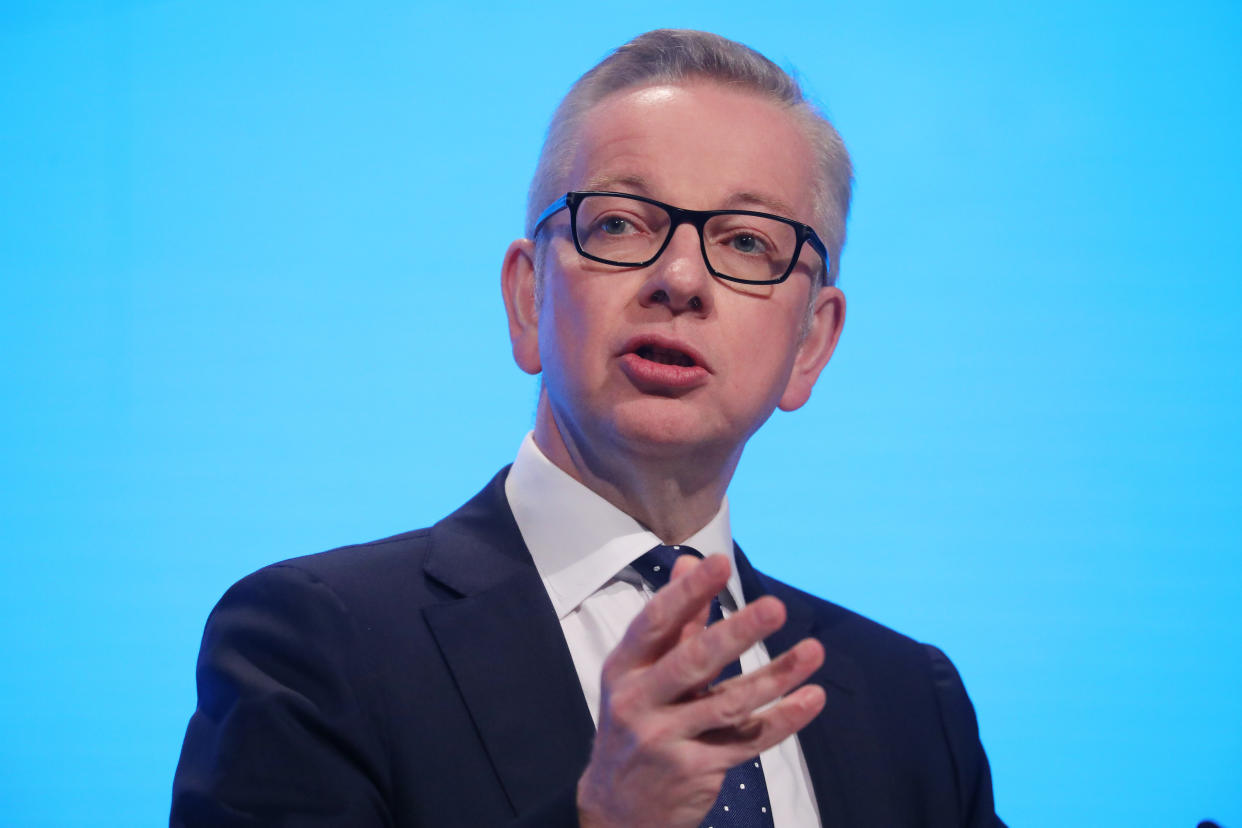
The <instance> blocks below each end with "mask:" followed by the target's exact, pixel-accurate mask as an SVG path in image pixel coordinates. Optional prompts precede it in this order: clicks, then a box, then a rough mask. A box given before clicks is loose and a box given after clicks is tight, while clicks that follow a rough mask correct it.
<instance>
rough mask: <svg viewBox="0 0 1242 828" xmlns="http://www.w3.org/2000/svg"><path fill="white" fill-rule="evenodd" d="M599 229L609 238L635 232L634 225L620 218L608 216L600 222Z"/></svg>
mask: <svg viewBox="0 0 1242 828" xmlns="http://www.w3.org/2000/svg"><path fill="white" fill-rule="evenodd" d="M599 229H600V230H602V231H604V232H605V233H607V234H608V235H609V236H620V235H621V234H623V233H629V232H633V230H634V225H633V224H631V223H630V222H629V221H627V220H626V219H623V218H621V217H620V216H607V217H605V218H603V219H601V220H600V222H599Z"/></svg>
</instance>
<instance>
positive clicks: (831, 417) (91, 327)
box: [0, 0, 1242, 828]
mask: <svg viewBox="0 0 1242 828" xmlns="http://www.w3.org/2000/svg"><path fill="white" fill-rule="evenodd" d="M346 5H348V6H349V8H348V9H345V8H344V6H346ZM1009 5H1010V7H1008V8H1004V7H1002V4H993V3H986V2H977V3H972V2H954V3H949V4H926V5H925V4H916V3H904V2H899V0H881V1H880V2H872V3H836V2H830V3H814V4H812V3H788V2H780V0H772V1H771V2H765V3H763V4H761V5H760V6H758V7H756V6H755V5H754V4H752V3H730V2H710V3H686V4H680V5H676V4H675V5H672V6H666V5H665V4H607V3H596V4H585V5H584V4H567V3H562V2H546V3H541V4H538V5H534V4H532V5H530V6H520V7H519V6H504V7H501V6H488V5H486V4H482V5H477V4H465V3H419V4H413V5H410V4H397V3H361V4H339V3H319V2H297V3H294V2H269V3H249V2H212V3H207V2H138V0H134V1H133V2H119V1H118V2H115V3H84V2H79V3H61V4H52V3H35V2H30V3H18V4H16V5H14V3H12V2H6V3H4V4H3V10H2V11H0V73H2V74H0V376H2V379H3V388H4V395H5V402H4V405H3V407H2V409H0V418H2V419H0V433H2V434H3V437H0V452H2V454H0V467H2V468H3V476H2V478H0V479H2V480H3V487H4V493H3V498H2V506H0V509H2V511H0V549H3V552H2V553H0V554H3V568H2V569H0V653H2V654H3V663H4V666H3V670H2V672H0V822H3V824H5V825H15V826H42V825H90V826H114V825H115V826H135V825H156V824H160V823H161V822H164V821H166V819H167V816H166V813H167V811H166V809H167V805H168V801H169V788H170V782H171V778H172V773H173V769H174V766H175V762H176V759H177V754H178V750H179V748H180V742H181V738H182V734H183V732H184V727H185V723H186V720H187V718H188V717H189V715H190V713H191V712H192V710H193V707H194V687H193V667H194V659H195V655H196V650H197V646H198V639H199V636H200V634H201V630H202V625H203V622H204V620H205V619H206V616H207V613H208V611H209V610H210V608H211V606H212V605H213V603H214V602H215V600H216V599H217V598H218V597H219V595H220V594H221V593H222V592H223V590H224V589H225V588H227V586H228V585H229V584H230V583H231V582H233V581H234V580H236V579H237V578H239V577H240V576H242V575H244V574H245V573H247V572H249V571H251V570H253V569H255V568H257V567H259V566H261V565H263V564H266V563H269V562H272V561H275V560H278V559H281V558H285V557H289V556H292V555H297V554H303V553H307V552H313V551H317V550H320V549H324V548H327V547H331V546H334V545H338V544H343V543H348V542H353V541H360V540H365V539H370V538H374V537H378V536H382V535H385V534H389V533H393V532H397V531H401V530H405V529H410V528H414V527H417V526H420V525H425V524H427V523H428V522H431V521H433V520H435V519H436V518H438V517H440V516H441V515H443V514H444V513H446V512H447V511H449V510H450V509H452V508H453V507H454V506H455V505H457V504H458V503H460V502H461V501H463V500H464V499H465V498H467V497H468V496H469V495H471V494H472V493H473V492H474V491H475V490H476V489H478V488H479V487H480V486H481V485H482V484H483V483H484V481H486V480H487V479H488V477H489V476H490V475H491V474H492V473H493V472H494V471H495V470H496V469H497V468H498V467H499V466H501V465H502V464H504V463H506V462H508V461H509V460H510V459H511V458H512V455H513V453H514V452H515V451H516V448H517V445H518V443H519V441H520V439H521V436H522V434H523V433H524V432H525V431H526V429H528V428H529V427H530V425H531V423H532V417H533V406H534V400H535V392H536V385H535V381H534V380H533V379H531V378H530V377H527V376H526V375H524V374H522V373H521V372H519V371H518V370H517V368H516V367H514V366H513V364H512V362H511V359H510V357H509V354H508V342H507V337H506V333H505V326H504V319H503V312H502V307H501V301H500V296H499V290H498V284H499V265H500V259H501V255H502V253H503V251H504V249H505V246H506V244H507V243H508V242H509V240H510V239H511V238H514V237H516V236H518V235H520V234H521V223H522V214H523V206H524V194H525V191H526V187H527V184H528V181H529V177H530V174H531V173H532V171H533V168H534V161H535V156H536V153H537V150H538V146H539V142H540V140H541V137H542V132H543V129H544V127H545V126H546V122H547V119H548V117H549V116H550V114H551V111H552V109H553V107H554V105H555V103H556V101H557V100H558V98H559V97H560V95H561V94H563V93H564V91H565V90H566V89H567V88H568V86H569V84H570V83H571V82H572V81H573V79H574V78H575V77H576V76H577V75H578V74H579V73H580V72H582V71H584V70H585V69H587V68H588V67H589V66H590V65H591V64H593V63H594V62H595V61H596V60H598V59H599V58H600V57H602V56H603V55H604V53H605V52H606V51H607V50H608V49H610V48H612V47H614V46H616V45H618V44H619V43H621V42H623V41H624V40H626V39H628V38H629V37H631V36H633V35H634V34H637V33H638V32H640V31H643V30H645V29H648V28H655V27H659V26H686V27H694V28H707V29H712V30H715V31H718V32H720V33H722V34H724V35H727V36H730V37H734V38H737V39H740V40H743V41H744V42H747V43H749V44H750V45H753V46H755V47H756V48H758V49H760V50H762V51H764V52H765V53H766V54H768V55H769V56H770V57H772V58H773V59H774V60H776V61H777V62H778V63H781V64H782V65H784V66H786V67H787V68H792V69H795V70H796V71H797V73H798V74H799V76H800V77H802V78H803V79H804V81H805V84H806V86H807V87H808V90H809V91H810V93H811V94H812V95H813V96H814V97H815V98H816V99H817V100H818V101H820V102H821V103H822V104H823V106H824V108H825V109H826V111H827V112H828V113H829V114H830V115H831V117H832V118H833V119H834V120H835V122H836V124H837V125H838V127H839V128H840V130H841V132H842V133H843V134H844V136H845V138H846V141H847V143H848V144H849V146H850V148H851V150H852V152H853V155H854V159H855V163H856V166H857V182H858V184H857V198H856V201H855V206H854V213H853V218H852V221H851V225H850V240H849V243H848V246H847V248H846V253H845V257H844V260H843V278H842V282H841V284H842V287H843V288H844V290H845V292H846V294H847V296H848V298H849V303H850V304H849V313H848V318H847V324H846V328H845V334H844V338H843V340H842V342H841V346H840V349H839V351H838V353H837V355H836V357H835V358H834V360H833V362H832V364H831V365H830V366H829V368H828V370H827V372H826V374H825V375H824V377H823V379H822V380H821V382H820V384H819V386H818V388H817V389H816V393H815V396H814V398H813V400H812V402H811V403H810V405H809V406H808V407H807V408H805V409H803V410H802V411H800V412H797V413H795V414H791V415H782V414H778V415H776V416H774V417H773V419H772V421H771V422H770V423H769V425H768V426H767V427H766V429H765V430H764V431H762V432H760V434H759V435H758V436H757V437H756V439H755V440H754V441H753V442H752V444H751V446H750V448H749V449H748V451H747V453H746V457H745V458H744V460H743V462H742V465H741V467H740V469H739V473H738V476H737V478H736V480H735V482H734V485H733V488H732V493H731V498H732V502H733V507H734V517H735V522H736V526H735V530H736V534H737V537H738V538H739V540H740V541H741V543H742V544H743V546H745V547H746V548H747V549H749V550H750V552H751V553H752V555H753V557H755V558H757V559H758V560H759V561H760V562H761V564H762V565H764V566H765V567H766V568H767V569H769V570H770V571H772V572H773V573H774V574H776V575H779V576H782V577H784V578H786V579H789V580H792V581H794V582H796V583H798V584H799V585H801V586H803V587H805V588H808V589H810V590H812V591H814V592H816V593H818V594H821V595H824V596H825V597H829V598H831V599H833V600H835V601H838V602H840V603H843V604H845V605H847V606H850V607H852V608H854V609H857V610H859V611H861V612H864V613H866V614H868V615H871V616H873V617H875V618H877V619H880V620H882V621H884V622H886V623H888V624H889V625H891V626H893V627H895V628H897V629H899V630H901V631H904V632H907V633H910V634H913V635H916V636H918V637H919V638H921V639H924V640H929V641H933V642H935V643H937V644H938V645H940V646H941V647H943V648H944V649H945V650H946V651H948V653H949V654H950V655H951V656H952V657H953V658H954V660H955V661H956V662H957V664H958V666H959V668H960V669H961V671H962V673H963V675H964V676H965V678H966V681H967V684H968V687H969V688H970V690H971V693H972V696H973V698H974V701H975V704H976V707H977V709H978V713H979V719H980V723H981V726H982V732H983V738H984V742H985V744H986V746H987V748H988V750H989V754H990V756H991V759H992V763H993V767H994V771H995V782H996V795H997V799H998V803H999V806H1000V809H1001V812H1002V814H1003V815H1004V816H1005V817H1006V818H1007V819H1008V820H1009V821H1010V823H1011V824H1013V825H1029V826H1043V825H1083V826H1086V825H1118V826H1123V825H1124V826H1162V827H1163V826H1192V825H1194V824H1195V822H1196V821H1197V820H1199V819H1201V818H1204V817H1209V816H1211V817H1215V818H1216V819H1219V820H1220V821H1222V823H1224V824H1226V825H1227V826H1234V827H1235V828H1236V827H1237V826H1242V701H1240V700H1239V690H1238V688H1239V683H1240V682H1242V657H1240V656H1239V653H1242V608H1240V603H1242V602H1240V598H1242V574H1240V573H1242V567H1240V566H1239V562H1238V557H1239V552H1240V551H1242V525H1240V519H1239V512H1240V510H1239V507H1238V501H1239V495H1240V494H1242V486H1240V481H1239V478H1240V466H1242V441H1240V439H1239V431H1238V426H1239V422H1240V420H1242V416H1240V415H1242V382H1240V379H1242V377H1240V375H1239V358H1240V357H1242V335H1240V334H1239V329H1238V322H1237V318H1238V306H1239V303H1240V301H1242V287H1240V285H1239V275H1240V273H1239V271H1240V268H1239V264H1238V262H1239V259H1240V254H1242V242H1240V241H1239V239H1242V234H1240V233H1239V231H1238V225H1239V219H1240V218H1242V210H1240V209H1239V203H1238V199H1239V193H1240V192H1242V162H1240V160H1239V127H1242V82H1240V81H1242V72H1240V69H1242V48H1240V47H1242V7H1239V6H1238V4H1236V3H1225V2H1188V3H1179V4H1173V3H1167V4H1162V3H1144V2H1138V3H1088V4H1080V3H1077V2H1068V0H1057V2H1048V3H1040V4H1034V5H1032V4H1018V3H1014V4H1009ZM657 7H659V8H658V9H657Z"/></svg>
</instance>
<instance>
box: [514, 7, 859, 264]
mask: <svg viewBox="0 0 1242 828" xmlns="http://www.w3.org/2000/svg"><path fill="white" fill-rule="evenodd" d="M696 79H704V80H712V81H716V82H718V83H721V84H727V85H729V86H730V87H732V88H739V89H744V90H750V91H753V92H755V93H757V94H759V95H761V96H763V97H766V98H768V99H770V100H772V101H773V102H775V103H778V104H782V105H784V106H786V107H788V109H789V111H790V113H791V114H792V115H793V116H794V118H795V119H796V120H797V121H798V123H799V125H800V126H801V128H802V129H803V130H804V134H805V135H806V136H807V138H808V139H809V140H810V142H811V146H812V148H813V152H814V153H815V155H816V158H817V160H818V166H819V175H817V176H815V181H814V183H813V196H814V210H815V216H814V221H815V229H816V231H817V232H818V233H819V234H820V236H821V238H823V240H824V244H825V245H826V246H827V248H828V256H829V263H828V273H827V283H828V284H833V283H835V282H836V279H837V274H838V272H839V269H840V257H841V248H842V247H844V246H845V219H846V216H847V215H848V214H849V210H850V190H851V185H852V181H853V169H852V167H851V165H850V156H849V153H848V152H847V151H846V149H845V144H844V142H843V141H842V140H841V136H840V135H839V134H837V131H836V129H834V128H833V126H832V124H830V123H829V122H828V120H827V119H826V118H825V117H824V116H823V115H822V114H820V112H819V111H818V110H817V109H816V108H815V107H814V106H813V105H812V104H811V103H810V102H809V101H807V100H806V98H805V97H804V96H803V94H802V89H801V87H800V86H799V85H798V82H797V81H796V80H794V79H793V78H792V77H790V76H789V74H788V73H787V72H785V70H783V69H781V68H780V67H779V66H777V65H776V64H775V63H773V62H772V61H770V60H768V59H767V58H766V57H764V56H763V55H761V54H759V53H758V52H756V51H755V50H754V49H751V48H750V47H749V46H744V45H742V44H741V43H738V42H736V41H733V40H729V39H727V38H724V37H721V36H720V35H716V34H711V33H710V32H698V31H693V30H690V29H657V30H655V31H651V32H647V33H645V34H641V35H639V36H638V37H636V38H634V39H633V40H631V41H630V42H629V43H626V44H625V45H623V46H621V47H619V48H618V49H617V50H616V51H614V52H612V53H611V54H610V55H608V57H606V58H604V59H603V60H602V61H600V62H599V63H597V64H596V65H595V66H594V67H593V68H592V69H590V70H589V71H588V72H587V73H586V74H584V75H583V76H582V77H581V78H579V79H578V81H577V82H576V83H575V84H574V85H573V86H572V87H571V88H570V90H569V92H568V93H567V94H566V95H565V97H564V98H563V99H562V100H561V103H560V105H559V106H558V107H557V108H556V113H555V114H554V115H553V116H552V123H551V125H550V126H549V127H548V134H547V137H546V138H545V139H544V143H543V150H542V152H541V153H540V154H539V164H538V166H536V168H535V177H534V180H533V181H531V185H530V192H529V195H528V196H527V202H526V236H527V237H528V238H529V237H531V236H532V235H533V234H534V232H535V226H534V225H535V221H536V220H537V219H538V217H539V214H540V212H542V211H543V209H544V208H545V207H547V206H548V205H549V204H551V203H552V202H553V201H554V200H556V199H557V198H559V197H560V196H561V195H563V194H564V193H565V190H566V189H567V184H566V180H567V178H568V177H569V170H570V165H571V164H572V163H573V156H574V151H575V149H576V142H577V140H578V133H579V130H578V127H579V125H580V123H581V121H582V119H583V117H584V116H585V115H586V113H587V112H589V111H590V109H591V108H592V107H594V106H595V105H596V104H598V103H599V102H600V101H602V100H604V98H607V97H608V96H609V95H612V94H613V93H615V92H620V91H622V90H625V89H631V88H635V87H639V86H649V85H654V84H661V83H669V84H677V83H684V82H686V81H690V80H696Z"/></svg>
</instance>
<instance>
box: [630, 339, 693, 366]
mask: <svg viewBox="0 0 1242 828" xmlns="http://www.w3.org/2000/svg"><path fill="white" fill-rule="evenodd" d="M634 353H635V354H637V355H638V356H639V357H641V358H643V359H646V360H649V361H651V362H658V363H660V364H661V365H680V366H682V367H684V368H693V367H694V365H695V362H694V360H693V359H692V358H691V357H690V356H689V355H687V354H684V353H682V352H681V351H678V350H675V349H673V348H662V347H660V346H658V345H640V346H638V348H636V349H635V350H634Z"/></svg>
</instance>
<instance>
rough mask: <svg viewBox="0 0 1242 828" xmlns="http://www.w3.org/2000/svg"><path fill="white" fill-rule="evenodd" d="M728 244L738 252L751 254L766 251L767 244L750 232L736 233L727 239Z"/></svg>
mask: <svg viewBox="0 0 1242 828" xmlns="http://www.w3.org/2000/svg"><path fill="white" fill-rule="evenodd" d="M729 246H730V247H732V248H733V249H734V250H736V251H737V252H739V253H747V254H751V255H756V254H762V253H766V252H767V249H768V246H767V245H766V244H764V242H763V240H762V239H760V238H759V237H758V236H756V235H754V234H752V233H738V234H737V235H735V236H733V238H731V239H729Z"/></svg>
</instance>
